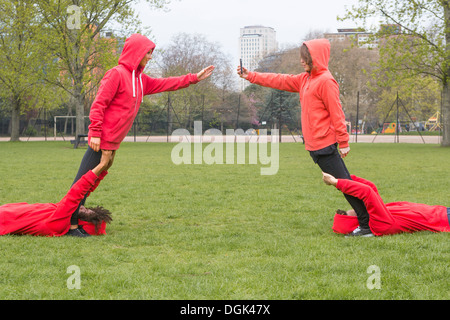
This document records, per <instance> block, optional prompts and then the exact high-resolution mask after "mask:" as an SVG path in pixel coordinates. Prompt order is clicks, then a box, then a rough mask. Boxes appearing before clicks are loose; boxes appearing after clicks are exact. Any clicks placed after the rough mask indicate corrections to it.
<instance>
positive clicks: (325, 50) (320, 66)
mask: <svg viewBox="0 0 450 320" xmlns="http://www.w3.org/2000/svg"><path fill="white" fill-rule="evenodd" d="M304 44H305V45H306V46H307V47H308V50H309V53H310V54H311V58H312V63H313V66H314V67H313V70H312V71H311V73H312V74H314V73H320V72H323V71H325V70H328V62H329V61H330V47H331V46H330V42H329V41H328V40H327V39H314V40H309V41H305V42H304Z"/></svg>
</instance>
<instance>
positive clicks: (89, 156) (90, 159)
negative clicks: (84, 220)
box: [70, 146, 102, 225]
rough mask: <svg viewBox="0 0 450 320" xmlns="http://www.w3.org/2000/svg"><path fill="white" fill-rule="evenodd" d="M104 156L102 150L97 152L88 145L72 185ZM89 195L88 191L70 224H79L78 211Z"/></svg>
mask: <svg viewBox="0 0 450 320" xmlns="http://www.w3.org/2000/svg"><path fill="white" fill-rule="evenodd" d="M101 158H102V151H101V150H100V151H98V152H95V151H94V150H92V149H91V147H89V146H88V148H87V150H86V153H85V154H84V156H83V159H82V160H81V164H80V168H79V169H78V173H77V176H76V177H75V180H74V181H73V183H72V185H74V184H75V182H77V181H78V180H80V178H81V177H82V176H83V175H84V174H86V173H87V172H88V171H89V170H92V169H94V168H95V167H96V166H97V165H98V164H99V163H100V160H101ZM87 196H88V193H86V195H85V196H84V199H83V200H81V202H80V204H79V205H78V208H77V209H76V210H75V212H74V213H73V214H72V217H71V218H70V224H71V225H77V224H78V211H79V209H80V206H84V203H85V202H86V198H87Z"/></svg>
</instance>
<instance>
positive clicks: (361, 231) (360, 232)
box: [345, 227, 374, 238]
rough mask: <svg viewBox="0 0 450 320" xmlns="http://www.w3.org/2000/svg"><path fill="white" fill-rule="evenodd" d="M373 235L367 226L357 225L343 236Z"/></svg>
mask: <svg viewBox="0 0 450 320" xmlns="http://www.w3.org/2000/svg"><path fill="white" fill-rule="evenodd" d="M373 236H374V235H373V233H372V231H370V229H369V228H360V227H357V228H356V229H355V230H353V232H351V233H349V234H347V235H346V236H345V237H346V238H349V237H373Z"/></svg>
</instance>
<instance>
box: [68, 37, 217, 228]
mask: <svg viewBox="0 0 450 320" xmlns="http://www.w3.org/2000/svg"><path fill="white" fill-rule="evenodd" d="M154 49H155V44H154V43H153V42H152V41H150V40H149V39H148V38H147V37H145V36H143V35H141V34H133V35H131V36H130V37H129V38H127V39H126V41H125V45H124V47H123V50H122V53H121V55H120V58H119V64H118V65H117V66H116V67H114V68H112V69H110V70H108V71H107V72H106V74H105V75H104V77H103V79H102V81H101V83H100V88H99V90H98V92H97V95H96V98H95V100H94V102H93V104H92V106H91V110H90V114H89V119H90V121H91V124H90V125H89V133H88V149H87V151H86V153H85V154H84V156H83V159H82V161H81V164H80V168H79V170H78V173H77V175H76V177H75V180H74V183H75V182H76V181H78V179H80V177H82V176H83V175H84V174H85V173H86V172H88V171H89V170H90V169H92V168H94V167H95V166H96V165H97V164H98V163H99V161H100V157H101V150H117V149H119V147H120V144H121V142H122V141H123V139H124V138H125V136H126V135H127V134H128V132H129V131H130V129H131V127H132V125H133V121H134V119H135V117H136V115H137V113H138V111H139V106H140V105H141V102H142V100H143V99H144V96H145V95H149V94H155V93H160V92H165V91H175V90H179V89H183V88H186V87H188V86H190V85H191V84H196V83H198V82H199V81H202V80H205V79H207V78H208V77H209V76H211V74H212V72H213V70H214V66H209V67H207V68H205V69H203V70H201V71H200V72H199V73H197V74H191V73H189V74H187V75H184V76H180V77H169V78H151V77H150V76H148V75H146V74H145V73H143V71H144V68H145V66H146V65H147V63H148V61H149V60H150V59H151V58H152V53H153V50H154ZM85 201H86V199H84V200H83V201H81V203H80V206H81V205H84V203H85ZM77 215H78V209H77V210H75V211H74V213H73V215H72V224H71V227H70V228H71V229H72V230H75V229H77V228H78V224H77V221H78V218H77Z"/></svg>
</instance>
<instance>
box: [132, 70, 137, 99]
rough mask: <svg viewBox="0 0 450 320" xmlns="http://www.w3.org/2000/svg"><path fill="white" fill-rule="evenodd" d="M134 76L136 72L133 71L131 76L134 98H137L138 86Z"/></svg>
mask: <svg viewBox="0 0 450 320" xmlns="http://www.w3.org/2000/svg"><path fill="white" fill-rule="evenodd" d="M134 75H135V71H134V70H133V73H132V75H131V82H133V98H135V97H136V85H135V84H134V82H135V77H134Z"/></svg>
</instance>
